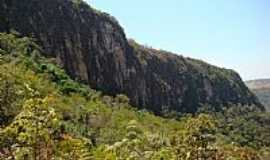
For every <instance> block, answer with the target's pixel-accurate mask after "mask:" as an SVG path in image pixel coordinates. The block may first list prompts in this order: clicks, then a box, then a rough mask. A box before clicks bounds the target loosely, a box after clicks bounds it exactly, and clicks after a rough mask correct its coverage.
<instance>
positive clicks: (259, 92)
mask: <svg viewBox="0 0 270 160" xmlns="http://www.w3.org/2000/svg"><path fill="white" fill-rule="evenodd" d="M245 83H246V85H247V86H248V87H249V88H250V89H251V90H252V91H253V92H254V93H255V94H256V96H257V97H258V98H259V100H260V101H261V102H262V104H263V105H264V106H265V108H266V110H267V111H270V79H257V80H250V81H246V82H245Z"/></svg>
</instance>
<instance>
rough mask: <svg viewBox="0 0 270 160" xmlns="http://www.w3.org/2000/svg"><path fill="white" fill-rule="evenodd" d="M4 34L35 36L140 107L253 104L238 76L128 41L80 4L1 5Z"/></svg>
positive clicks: (86, 76) (71, 70)
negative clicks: (13, 33)
mask: <svg viewBox="0 0 270 160" xmlns="http://www.w3.org/2000/svg"><path fill="white" fill-rule="evenodd" d="M0 20H1V21H0V31H1V32H9V31H11V30H15V31H17V32H19V33H20V34H21V35H23V36H31V37H34V38H35V39H36V40H37V42H38V43H39V44H40V45H41V46H42V47H43V49H44V53H48V54H46V55H45V56H47V57H54V58H56V59H57V61H58V63H59V64H61V65H62V66H63V68H64V69H65V70H66V71H67V73H68V74H69V75H71V76H72V77H73V78H74V79H77V80H78V81H81V82H84V83H87V84H89V85H90V86H91V87H92V88H94V89H98V90H101V91H103V92H104V93H106V94H110V95H116V94H119V93H124V94H126V95H127V96H128V97H129V98H130V99H131V103H132V104H133V105H135V106H140V107H143V108H147V109H150V110H152V111H154V112H156V113H161V111H162V110H163V109H164V108H166V109H169V110H175V111H179V112H195V111H196V110H197V109H198V108H199V107H200V106H202V105H204V104H209V105H213V106H219V105H229V104H238V103H241V104H248V105H251V104H254V105H256V106H259V107H261V108H262V106H261V105H260V103H259V102H258V100H257V98H256V97H255V96H254V95H253V94H252V93H251V92H250V91H249V90H248V89H247V87H246V86H245V84H244V83H243V82H242V80H241V78H240V77H239V75H238V74H237V73H235V72H234V71H231V70H226V69H221V68H217V67H214V66H211V65H209V64H206V63H204V62H201V61H198V60H193V59H190V58H184V57H182V56H177V55H174V54H172V53H168V52H165V51H160V50H154V49H150V48H146V47H143V46H141V45H138V44H136V43H135V42H133V41H129V42H128V41H127V39H126V37H125V34H124V31H123V29H122V28H121V26H120V25H119V24H118V23H117V21H116V20H115V19H114V18H112V17H111V16H109V15H108V14H105V13H101V12H99V11H96V10H95V9H93V8H91V7H89V6H88V5H87V4H86V3H84V2H82V1H79V0H77V1H75V0H73V1H72V0H0Z"/></svg>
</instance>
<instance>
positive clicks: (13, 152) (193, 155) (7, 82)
mask: <svg viewBox="0 0 270 160" xmlns="http://www.w3.org/2000/svg"><path fill="white" fill-rule="evenodd" d="M0 49H1V50H0V52H1V56H0V57H1V58H0V79H1V81H0V93H1V94H0V105H1V106H0V112H1V116H0V122H1V123H0V124H1V128H0V159H19V160H21V159H25V160H31V159H42V160H43V159H44V160H47V159H59V160H62V159H63V160H68V159H70V160H73V159H78V160H92V159H94V160H95V159H106V160H117V159H130V160H144V159H145V160H146V159H149V160H158V159H160V160H162V159H166V160H167V159H172V160H174V159H186V160H189V159H190V160H194V159H199V158H205V159H211V158H213V157H216V158H217V159H241V160H250V159H254V160H257V159H262V158H264V157H268V155H269V137H270V136H269V132H268V131H269V124H270V123H269V114H268V113H261V112H257V111H253V110H246V109H244V108H242V109H241V107H231V108H235V109H236V110H229V109H224V111H222V112H218V113H214V112H211V113H207V114H203V113H201V114H198V115H177V114H173V116H174V118H171V117H173V116H172V114H170V116H167V118H162V117H159V116H155V115H153V114H152V113H150V112H148V111H146V110H136V109H135V108H133V107H131V106H130V105H129V99H128V98H127V97H126V96H125V95H118V96H116V97H110V96H105V95H102V93H100V92H98V91H95V90H92V89H90V88H87V87H86V86H84V85H82V84H79V83H77V82H75V81H73V80H71V79H70V77H69V76H67V75H66V74H65V72H64V71H63V70H62V69H60V68H59V67H58V66H57V65H56V64H54V62H53V60H49V59H45V58H43V57H41V56H40V53H41V52H42V50H41V49H40V48H39V47H38V46H37V45H36V44H35V43H34V42H33V40H31V39H29V38H18V37H17V36H15V35H12V34H4V33H2V34H0ZM237 109H238V110H237ZM239 115H241V116H239Z"/></svg>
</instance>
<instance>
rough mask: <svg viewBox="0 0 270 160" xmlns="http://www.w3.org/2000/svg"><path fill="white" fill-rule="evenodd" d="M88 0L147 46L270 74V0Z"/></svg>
mask: <svg viewBox="0 0 270 160" xmlns="http://www.w3.org/2000/svg"><path fill="white" fill-rule="evenodd" d="M87 1H88V2H89V4H90V5H92V6H93V7H95V8H97V9H99V10H102V11H104V12H107V13H109V14H111V15H112V16H114V17H116V19H117V20H118V21H119V23H120V24H121V25H122V26H123V28H124V29H125V32H126V34H127V37H128V38H133V39H135V40H136V41H137V42H139V43H141V44H147V45H149V46H152V47H154V48H158V49H159V48H162V49H165V50H169V51H172V52H175V53H178V54H181V55H184V56H187V57H192V58H197V59H202V60H204V61H207V62H209V63H211V64H214V65H217V66H220V67H226V68H230V69H234V70H236V71H237V72H238V73H240V75H241V76H242V78H243V79H244V80H249V79H256V78H270V9H269V8H270V1H269V0H166V1H165V0H135V1H131V0H87Z"/></svg>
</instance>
